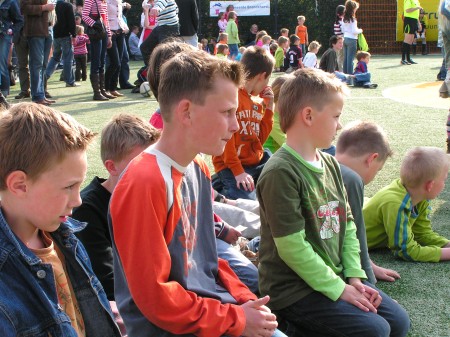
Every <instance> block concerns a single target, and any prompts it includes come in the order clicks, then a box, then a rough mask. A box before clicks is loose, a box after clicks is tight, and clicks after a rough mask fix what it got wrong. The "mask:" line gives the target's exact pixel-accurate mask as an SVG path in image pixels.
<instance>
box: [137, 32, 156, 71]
mask: <svg viewBox="0 0 450 337" xmlns="http://www.w3.org/2000/svg"><path fill="white" fill-rule="evenodd" d="M160 31H161V26H156V27H155V28H154V29H153V30H152V32H151V33H150V35H149V36H147V38H146V39H145V40H144V42H142V44H141V46H140V47H139V49H140V50H141V54H142V58H143V59H144V63H145V65H146V66H148V61H149V60H150V55H151V54H152V51H153V49H155V47H156V46H157V45H158V43H159V34H160Z"/></svg>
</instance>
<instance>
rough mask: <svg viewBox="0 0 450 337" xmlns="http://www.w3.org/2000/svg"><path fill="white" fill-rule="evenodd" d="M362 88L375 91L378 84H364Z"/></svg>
mask: <svg viewBox="0 0 450 337" xmlns="http://www.w3.org/2000/svg"><path fill="white" fill-rule="evenodd" d="M363 87H364V88H365V89H376V88H378V84H375V83H368V84H364V85H363Z"/></svg>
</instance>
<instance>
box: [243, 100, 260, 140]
mask: <svg viewBox="0 0 450 337" xmlns="http://www.w3.org/2000/svg"><path fill="white" fill-rule="evenodd" d="M259 108H260V107H259V106H258V105H256V104H253V106H252V110H241V111H239V112H238V113H237V118H238V120H239V124H240V125H239V128H240V131H239V134H241V135H252V134H256V135H257V136H259V132H260V127H259V122H261V119H262V118H263V114H262V113H261V112H260V111H259ZM249 119H252V120H249Z"/></svg>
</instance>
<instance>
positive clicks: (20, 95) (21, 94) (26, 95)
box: [14, 91, 31, 99]
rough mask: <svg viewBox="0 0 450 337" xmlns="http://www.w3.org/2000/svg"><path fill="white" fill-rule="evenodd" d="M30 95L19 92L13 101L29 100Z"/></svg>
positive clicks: (25, 92) (27, 92)
mask: <svg viewBox="0 0 450 337" xmlns="http://www.w3.org/2000/svg"><path fill="white" fill-rule="evenodd" d="M30 96H31V94H30V92H29V91H21V92H19V94H18V95H17V96H16V97H14V98H15V99H22V98H30Z"/></svg>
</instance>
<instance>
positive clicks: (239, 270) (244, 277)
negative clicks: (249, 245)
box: [216, 239, 258, 293]
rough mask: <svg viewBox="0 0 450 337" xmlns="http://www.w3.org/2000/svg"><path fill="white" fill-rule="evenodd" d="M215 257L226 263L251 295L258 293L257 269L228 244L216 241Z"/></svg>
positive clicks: (219, 240)
mask: <svg viewBox="0 0 450 337" xmlns="http://www.w3.org/2000/svg"><path fill="white" fill-rule="evenodd" d="M216 245H217V255H218V256H219V257H220V258H221V259H223V260H226V261H228V264H229V265H230V267H231V269H233V271H234V273H235V274H236V275H237V276H238V277H239V279H240V280H241V282H242V283H244V284H245V285H246V286H247V287H248V288H249V289H250V290H251V292H252V293H256V292H258V268H256V267H255V265H254V264H253V263H252V262H251V261H250V260H249V259H247V258H246V257H245V256H244V255H243V254H242V253H241V252H239V251H237V250H236V249H235V248H233V247H232V246H231V245H230V244H229V243H226V242H225V241H223V240H221V239H216Z"/></svg>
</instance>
